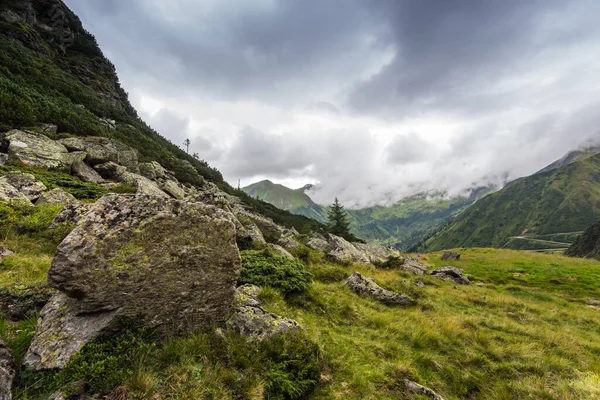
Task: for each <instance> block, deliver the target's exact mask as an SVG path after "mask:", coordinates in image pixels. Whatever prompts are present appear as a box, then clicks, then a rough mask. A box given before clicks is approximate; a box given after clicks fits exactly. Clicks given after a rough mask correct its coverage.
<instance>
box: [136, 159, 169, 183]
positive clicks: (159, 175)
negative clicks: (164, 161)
mask: <svg viewBox="0 0 600 400" xmlns="http://www.w3.org/2000/svg"><path fill="white" fill-rule="evenodd" d="M139 168H140V174H141V175H142V176H144V177H146V178H148V179H151V180H156V179H165V178H166V177H167V170H166V169H164V168H163V167H162V165H160V164H159V163H157V162H156V161H152V162H149V163H140V165H139Z"/></svg>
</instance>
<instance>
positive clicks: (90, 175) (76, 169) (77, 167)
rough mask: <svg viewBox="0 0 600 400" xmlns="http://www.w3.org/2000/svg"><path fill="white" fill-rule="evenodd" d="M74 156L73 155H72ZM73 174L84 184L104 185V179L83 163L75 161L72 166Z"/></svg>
mask: <svg viewBox="0 0 600 400" xmlns="http://www.w3.org/2000/svg"><path fill="white" fill-rule="evenodd" d="M70 154H73V153H70ZM71 174H72V175H74V176H76V177H78V178H79V179H81V180H82V181H84V182H92V183H102V182H104V179H103V178H102V177H101V176H100V174H99V173H98V172H96V171H95V170H94V169H93V168H92V167H90V166H89V165H87V164H86V163H84V162H83V161H75V162H74V163H73V164H72V165H71Z"/></svg>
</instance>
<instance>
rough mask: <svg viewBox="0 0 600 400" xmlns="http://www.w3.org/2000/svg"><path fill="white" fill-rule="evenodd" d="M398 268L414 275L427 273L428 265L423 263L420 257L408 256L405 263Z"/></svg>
mask: <svg viewBox="0 0 600 400" xmlns="http://www.w3.org/2000/svg"><path fill="white" fill-rule="evenodd" d="M398 268H399V269H400V270H402V271H406V272H410V273H411V274H414V275H425V274H426V273H427V266H426V265H424V264H421V263H420V262H419V260H418V259H416V258H412V257H406V258H405V259H404V263H403V264H402V265H400V266H399V267H398Z"/></svg>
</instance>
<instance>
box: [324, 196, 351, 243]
mask: <svg viewBox="0 0 600 400" xmlns="http://www.w3.org/2000/svg"><path fill="white" fill-rule="evenodd" d="M327 219H328V220H329V221H328V225H327V227H328V230H329V233H332V234H334V235H336V236H341V237H343V238H348V237H354V236H353V235H352V234H351V233H350V222H349V221H348V214H346V211H345V210H344V206H343V205H341V204H340V202H339V200H338V199H337V197H336V198H335V201H334V202H333V204H332V205H331V206H330V207H329V210H328V211H327Z"/></svg>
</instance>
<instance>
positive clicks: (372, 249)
mask: <svg viewBox="0 0 600 400" xmlns="http://www.w3.org/2000/svg"><path fill="white" fill-rule="evenodd" d="M352 244H353V245H354V247H356V249H357V250H359V251H361V252H362V253H363V254H364V256H365V257H366V258H367V259H368V260H369V261H370V262H371V263H384V262H386V261H387V260H389V259H390V257H396V258H400V252H399V251H398V250H396V249H393V248H390V247H384V246H380V245H378V244H374V243H352Z"/></svg>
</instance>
